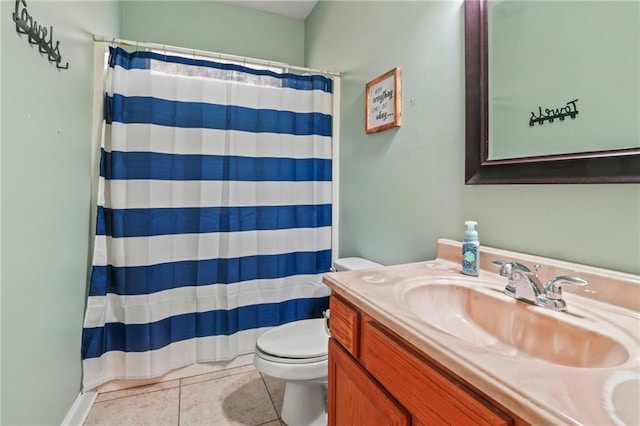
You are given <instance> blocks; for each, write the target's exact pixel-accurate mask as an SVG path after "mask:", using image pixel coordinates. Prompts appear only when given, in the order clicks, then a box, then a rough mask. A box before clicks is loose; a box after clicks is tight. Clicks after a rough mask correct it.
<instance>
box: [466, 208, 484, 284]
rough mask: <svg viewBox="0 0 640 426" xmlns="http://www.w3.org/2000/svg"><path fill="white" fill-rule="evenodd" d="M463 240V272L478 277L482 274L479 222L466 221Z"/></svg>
mask: <svg viewBox="0 0 640 426" xmlns="http://www.w3.org/2000/svg"><path fill="white" fill-rule="evenodd" d="M464 225H465V228H466V229H465V231H464V240H462V273H463V274H467V275H472V276H475V277H477V276H478V275H479V274H480V241H478V231H476V226H477V225H478V222H474V221H472V220H468V221H466V222H465V223H464Z"/></svg>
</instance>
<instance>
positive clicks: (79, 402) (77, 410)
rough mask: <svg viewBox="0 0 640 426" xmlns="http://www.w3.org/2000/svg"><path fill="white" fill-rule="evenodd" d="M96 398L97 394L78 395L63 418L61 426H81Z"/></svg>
mask: <svg viewBox="0 0 640 426" xmlns="http://www.w3.org/2000/svg"><path fill="white" fill-rule="evenodd" d="M97 396H98V392H85V393H81V394H79V395H78V397H77V398H76V400H75V401H73V405H71V408H70V409H69V412H67V415H66V416H65V417H64V420H62V425H61V426H82V424H84V422H85V420H87V416H88V415H89V411H90V410H91V406H92V405H93V402H94V401H95V400H96V397H97Z"/></svg>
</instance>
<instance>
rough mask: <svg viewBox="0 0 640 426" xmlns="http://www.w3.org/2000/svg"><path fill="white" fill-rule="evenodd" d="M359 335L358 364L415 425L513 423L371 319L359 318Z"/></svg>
mask: <svg viewBox="0 0 640 426" xmlns="http://www.w3.org/2000/svg"><path fill="white" fill-rule="evenodd" d="M331 315H332V316H333V310H332V311H331ZM361 333H362V341H361V347H360V348H361V351H360V352H361V353H360V361H361V362H362V364H363V365H364V366H365V368H366V369H367V371H369V373H370V374H371V375H372V376H373V377H375V378H376V380H378V381H379V382H380V384H382V386H384V387H385V388H386V389H387V390H388V391H389V393H391V394H392V395H394V397H395V398H396V399H397V400H398V402H400V403H401V404H402V405H403V406H405V407H406V408H407V410H408V411H409V412H411V413H412V415H413V417H414V422H415V423H423V424H429V425H435V424H465V425H509V424H512V421H511V419H510V418H509V416H507V415H506V414H505V413H503V412H501V411H500V410H498V408H497V407H494V406H493V405H491V404H490V403H489V402H488V401H486V400H484V399H482V398H480V397H479V396H478V395H475V394H474V393H473V391H472V390H471V389H470V388H468V387H467V386H466V385H465V384H463V383H461V382H460V381H459V380H456V379H455V378H454V377H452V376H450V375H449V374H447V373H446V372H444V371H443V370H440V369H439V368H438V367H436V366H435V365H432V364H431V363H430V362H429V361H427V360H426V359H425V358H424V357H421V356H419V355H418V354H416V353H415V352H414V351H413V350H412V349H410V348H409V347H408V346H407V345H406V344H405V343H404V342H401V341H399V340H398V339H397V338H395V337H393V336H391V335H390V334H389V332H387V331H386V330H385V329H384V328H383V326H381V325H380V324H377V323H376V322H375V321H374V320H373V319H371V318H370V317H366V316H364V317H363V319H362V327H361Z"/></svg>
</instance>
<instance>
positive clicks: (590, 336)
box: [397, 280, 629, 368]
mask: <svg viewBox="0 0 640 426" xmlns="http://www.w3.org/2000/svg"><path fill="white" fill-rule="evenodd" d="M461 281H462V282H464V280H461ZM478 284H479V283H478V282H477V281H474V282H473V283H469V284H468V285H462V284H458V283H455V282H454V281H452V280H443V281H441V282H438V281H430V282H429V283H428V284H424V283H421V282H409V283H407V285H404V286H402V285H401V286H400V287H399V293H397V294H398V296H399V299H400V302H401V303H403V304H404V305H405V306H406V308H407V309H409V310H410V311H412V312H413V313H414V314H415V315H417V316H418V317H419V318H420V319H421V320H423V321H424V322H426V323H427V324H428V325H430V326H432V327H435V328H437V329H439V330H440V331H442V332H444V333H447V334H449V335H452V336H455V337H456V338H458V339H461V340H464V341H466V342H468V343H471V344H475V345H479V346H482V347H485V348H491V349H493V350H498V351H502V352H506V353H516V352H517V353H520V354H524V355H526V356H529V357H533V358H537V359H541V360H544V361H546V362H549V363H553V364H559V365H564V366H570V367H580V368H606V367H614V366H617V365H621V364H623V363H625V362H626V361H627V360H628V359H629V353H628V351H627V350H626V349H625V347H624V346H623V345H622V344H621V343H619V342H618V341H616V340H614V339H612V338H610V337H608V336H605V335H604V334H601V333H599V332H597V331H595V330H593V329H590V328H589V326H588V322H589V321H588V320H587V319H585V318H581V317H579V316H577V315H572V314H570V313H567V312H553V311H550V310H547V309H544V308H541V307H537V306H532V305H527V304H525V303H522V302H518V301H516V300H515V299H512V298H510V297H508V296H506V295H504V294H502V292H501V291H500V290H499V289H497V288H492V287H489V286H483V285H478ZM581 323H584V324H581Z"/></svg>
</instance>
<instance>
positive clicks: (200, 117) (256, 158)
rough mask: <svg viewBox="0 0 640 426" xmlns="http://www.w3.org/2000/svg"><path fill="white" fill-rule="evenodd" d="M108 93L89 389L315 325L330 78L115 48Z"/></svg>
mask: <svg viewBox="0 0 640 426" xmlns="http://www.w3.org/2000/svg"><path fill="white" fill-rule="evenodd" d="M106 84H107V93H106V96H105V136H104V138H103V142H102V157H101V163H100V181H99V189H98V212H97V226H96V237H95V248H94V258H93V269H92V275H91V283H90V290H89V297H88V301H87V309H86V314H85V321H84V329H83V336H82V359H83V361H82V362H83V371H84V378H83V388H84V390H85V391H86V390H90V389H92V388H94V387H96V386H98V385H100V384H102V383H105V382H107V381H109V380H112V379H141V378H150V377H157V376H160V375H162V374H164V373H167V372H168V371H170V370H171V369H175V368H178V367H183V366H186V365H189V364H192V363H195V362H205V361H216V360H226V359H231V358H233V357H235V356H237V355H239V354H243V353H249V352H252V351H253V349H254V346H255V340H256V338H257V336H258V335H259V334H260V333H262V332H264V331H265V330H266V329H267V328H268V327H273V326H276V325H279V324H283V323H286V322H290V321H294V320H299V319H305V318H310V317H317V316H319V315H320V314H321V311H322V310H323V309H326V308H327V305H328V294H329V291H328V289H327V288H326V287H324V286H323V285H322V284H321V275H322V274H323V273H324V272H327V271H328V270H329V267H330V264H331V219H332V218H331V197H332V189H331V186H332V182H331V120H332V117H331V111H332V81H331V80H330V79H328V78H326V77H324V76H320V75H310V76H309V75H307V76H300V75H294V74H290V73H276V72H273V71H270V70H256V69H251V68H248V67H246V66H240V65H237V64H228V63H224V64H223V63H216V62H211V61H207V60H199V59H195V58H184V57H177V56H166V55H164V54H158V53H153V52H135V53H127V52H125V51H124V50H122V49H120V48H111V52H110V58H109V68H108V70H107V83H106Z"/></svg>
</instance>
